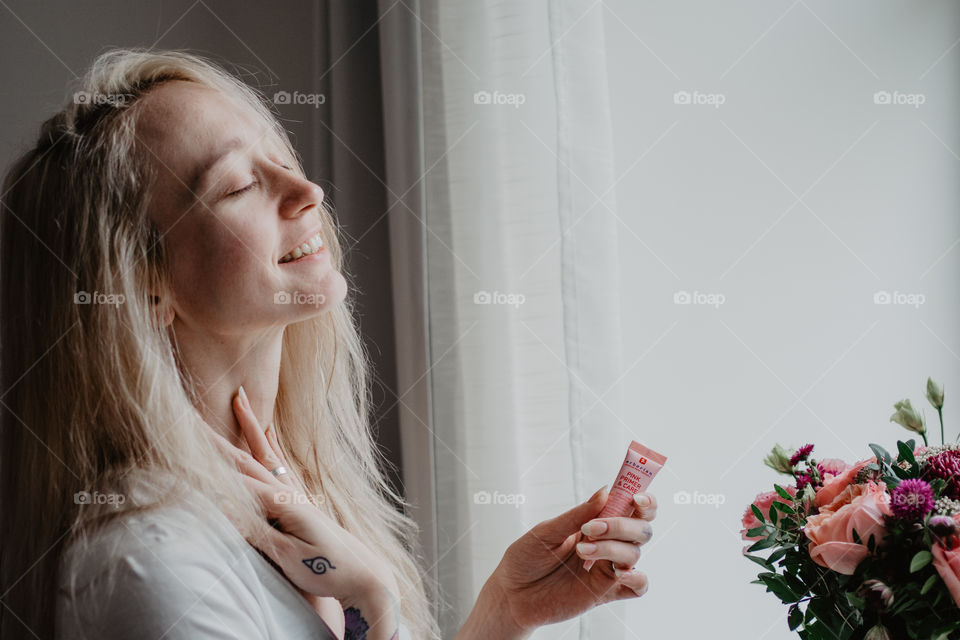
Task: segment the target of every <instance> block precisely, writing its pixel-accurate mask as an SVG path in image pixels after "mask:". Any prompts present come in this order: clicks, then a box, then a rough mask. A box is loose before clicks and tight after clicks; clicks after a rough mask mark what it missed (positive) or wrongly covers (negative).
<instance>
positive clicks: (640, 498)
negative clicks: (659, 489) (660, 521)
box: [633, 491, 657, 521]
mask: <svg viewBox="0 0 960 640" xmlns="http://www.w3.org/2000/svg"><path fill="white" fill-rule="evenodd" d="M633 505H634V514H635V515H636V516H638V517H639V518H640V519H641V520H647V521H650V520H653V519H654V518H656V517H657V498H656V496H654V495H653V494H652V493H645V492H643V491H641V492H640V493H638V494H636V495H635V496H633Z"/></svg>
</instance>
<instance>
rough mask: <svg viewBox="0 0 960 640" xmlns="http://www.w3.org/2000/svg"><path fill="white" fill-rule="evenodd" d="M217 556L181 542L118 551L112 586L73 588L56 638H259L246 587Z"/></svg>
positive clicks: (260, 628)
mask: <svg viewBox="0 0 960 640" xmlns="http://www.w3.org/2000/svg"><path fill="white" fill-rule="evenodd" d="M158 551H159V555H158V553H157V552H158ZM220 557H221V558H222V556H220ZM217 558H218V556H217V555H216V554H214V555H213V556H208V557H203V555H202V554H200V553H197V551H196V547H194V548H193V550H191V548H190V547H189V546H186V545H174V546H171V547H161V548H160V549H157V550H154V549H153V548H150V547H146V546H144V547H143V548H142V549H139V550H135V551H133V552H128V553H125V554H124V555H122V556H121V557H119V558H116V559H115V562H116V564H115V565H114V567H115V568H114V570H113V577H114V580H115V583H114V588H113V589H112V590H111V589H109V588H108V584H107V583H106V582H104V581H103V580H102V579H98V580H95V581H93V582H91V583H90V584H89V585H88V586H87V587H86V588H85V589H83V590H82V591H81V592H80V593H78V600H77V602H76V604H75V606H73V607H67V611H68V612H69V613H72V614H74V615H75V616H76V617H73V616H71V615H65V616H64V617H63V618H62V619H61V621H60V625H61V627H62V631H63V634H62V635H60V636H59V637H61V638H76V639H78V640H79V639H80V638H91V639H92V638H111V639H112V640H141V639H143V638H161V637H162V638H164V639H165V640H192V639H195V638H205V639H213V640H220V639H222V640H228V639H229V640H237V639H241V640H264V639H265V638H266V637H267V632H266V629H265V625H264V621H263V618H262V616H261V612H260V611H259V608H258V607H257V603H256V601H255V599H254V598H253V597H252V596H251V594H250V590H249V589H248V588H247V586H246V585H244V584H243V582H242V581H241V580H240V579H239V578H238V577H237V576H236V574H235V573H234V572H233V571H231V567H230V566H229V563H228V562H225V561H223V560H218V559H217ZM111 564H113V563H111Z"/></svg>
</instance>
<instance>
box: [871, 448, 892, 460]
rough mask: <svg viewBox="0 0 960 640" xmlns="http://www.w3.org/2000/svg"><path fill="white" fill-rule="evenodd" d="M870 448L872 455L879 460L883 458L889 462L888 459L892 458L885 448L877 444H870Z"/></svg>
mask: <svg viewBox="0 0 960 640" xmlns="http://www.w3.org/2000/svg"><path fill="white" fill-rule="evenodd" d="M870 450H871V451H873V455H875V456H877V458H878V459H879V460H883V461H884V462H886V463H887V464H890V461H891V460H892V459H893V458H891V457H890V454H889V453H887V450H886V449H884V448H883V447H881V446H880V445H878V444H871V445H870Z"/></svg>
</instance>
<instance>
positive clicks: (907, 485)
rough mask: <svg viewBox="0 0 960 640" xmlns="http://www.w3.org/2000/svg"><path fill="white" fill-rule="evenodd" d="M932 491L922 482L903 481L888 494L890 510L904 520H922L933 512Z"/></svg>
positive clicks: (913, 480)
mask: <svg viewBox="0 0 960 640" xmlns="http://www.w3.org/2000/svg"><path fill="white" fill-rule="evenodd" d="M933 503H934V499H933V489H931V488H930V483H929V482H926V481H924V480H915V479H910V480H903V481H901V482H900V484H898V485H897V487H896V488H895V489H894V490H893V491H891V492H890V510H891V511H893V515H895V516H897V517H898V518H903V519H904V520H910V521H916V520H922V519H923V517H924V516H925V515H927V514H928V513H930V511H932V510H933Z"/></svg>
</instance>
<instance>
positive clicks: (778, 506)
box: [773, 502, 796, 515]
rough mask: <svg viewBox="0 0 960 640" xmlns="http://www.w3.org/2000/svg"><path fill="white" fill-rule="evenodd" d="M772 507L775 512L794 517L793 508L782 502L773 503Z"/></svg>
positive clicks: (794, 511)
mask: <svg viewBox="0 0 960 640" xmlns="http://www.w3.org/2000/svg"><path fill="white" fill-rule="evenodd" d="M773 507H774V508H775V509H776V510H777V511H783V512H784V513H789V514H790V515H794V514H795V513H796V510H795V509H794V508H793V507H791V506H790V505H788V504H784V503H782V502H774V503H773Z"/></svg>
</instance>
